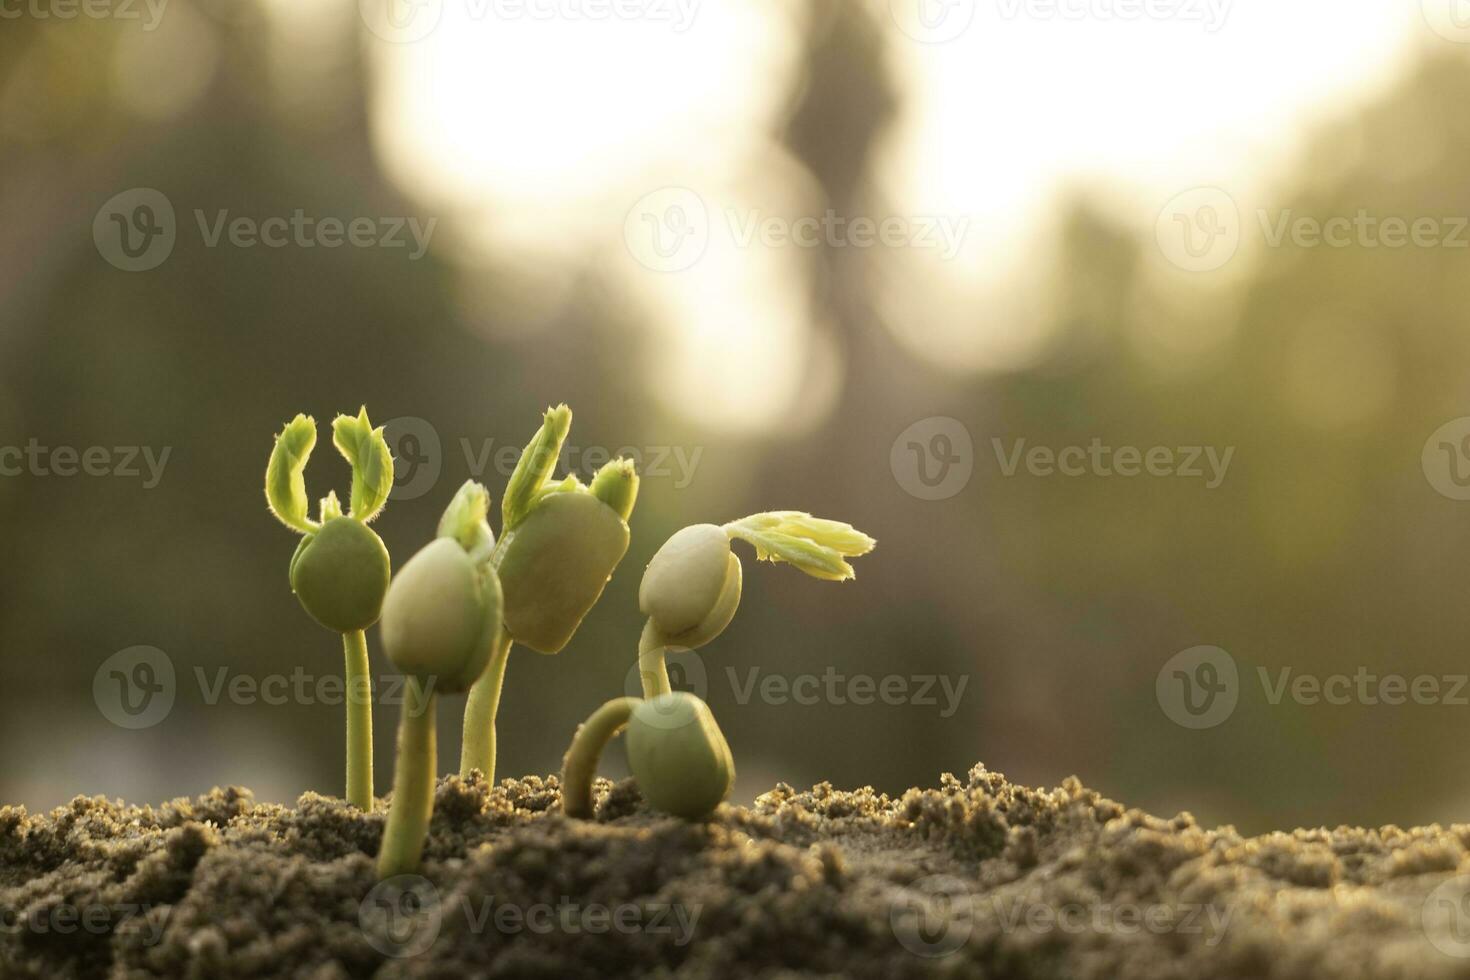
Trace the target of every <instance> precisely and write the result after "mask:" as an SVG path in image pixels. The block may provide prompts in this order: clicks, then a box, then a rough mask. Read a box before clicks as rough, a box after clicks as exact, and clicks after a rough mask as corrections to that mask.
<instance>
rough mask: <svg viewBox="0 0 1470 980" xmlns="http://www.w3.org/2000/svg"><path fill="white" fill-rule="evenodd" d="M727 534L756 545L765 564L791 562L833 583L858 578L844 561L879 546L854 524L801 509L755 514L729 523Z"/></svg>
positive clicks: (813, 575) (757, 554) (809, 573)
mask: <svg viewBox="0 0 1470 980" xmlns="http://www.w3.org/2000/svg"><path fill="white" fill-rule="evenodd" d="M725 532H726V533H727V534H729V535H730V536H731V537H735V538H739V539H741V540H742V541H747V542H749V543H750V544H752V545H754V546H755V554H756V557H757V558H758V559H760V560H762V561H771V562H780V561H784V562H788V563H790V564H792V565H795V566H796V567H797V568H799V569H801V570H802V571H803V572H806V573H807V574H808V575H810V576H812V577H813V578H820V579H827V580H829V581H833V582H841V581H843V580H845V579H850V578H853V577H854V574H855V573H854V572H853V570H852V566H851V565H849V564H848V563H847V562H846V561H845V560H844V558H851V557H855V556H857V555H865V554H867V553H868V552H870V551H872V550H873V548H874V546H875V545H876V544H877V542H876V541H874V540H873V539H872V538H870V537H868V536H867V535H866V534H864V533H863V532H861V531H859V530H857V529H856V528H854V527H853V526H852V525H851V524H844V523H843V522H841V521H829V520H824V519H823V518H820V517H812V516H811V515H810V514H806V513H803V512H801V511H797V510H779V511H771V512H769V513H765V514H754V515H752V516H750V517H747V518H744V519H743V520H739V521H732V522H731V523H729V524H726V525H725Z"/></svg>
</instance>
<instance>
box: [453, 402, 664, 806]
mask: <svg viewBox="0 0 1470 980" xmlns="http://www.w3.org/2000/svg"><path fill="white" fill-rule="evenodd" d="M571 424H572V412H571V409H569V408H567V407H566V406H565V405H558V406H557V407H556V408H551V409H548V410H547V411H546V415H545V417H544V418H543V420H542V423H541V428H540V429H539V430H537V432H536V435H535V436H533V437H532V439H531V441H530V443H529V444H528V445H527V446H526V449H525V452H523V453H522V454H521V458H520V461H519V462H518V463H517V464H516V468H515V472H513V473H512V474H511V478H510V483H509V485H508V486H507V488H506V496H505V500H504V501H503V502H502V506H501V516H502V520H503V521H504V525H503V526H502V528H501V534H500V540H499V542H498V543H497V544H496V545H495V546H494V553H493V555H492V556H491V559H490V561H491V564H492V565H493V566H494V568H495V570H496V572H497V573H498V574H499V576H500V585H501V589H502V590H503V592H504V603H505V620H504V626H503V630H502V635H501V636H500V638H499V640H498V642H497V644H496V648H495V651H494V653H493V655H492V657H491V659H490V665H489V667H488V668H486V670H485V673H484V674H483V675H482V676H481V677H480V679H479V681H477V682H476V683H475V685H474V686H473V687H472V688H471V689H470V696H469V700H468V702H467V703H466V705H465V716H464V739H463V748H462V750H461V754H460V767H459V771H460V775H461V776H468V775H469V774H470V772H471V770H474V769H479V770H480V771H481V772H483V773H484V774H485V778H486V779H488V780H490V781H492V782H493V781H494V779H495V754H496V753H495V716H496V713H497V711H498V710H499V704H500V690H501V686H502V684H503V682H504V678H505V665H506V661H507V659H508V656H509V653H510V646H511V644H512V643H513V642H519V643H522V644H524V645H525V646H528V647H530V648H531V649H533V650H535V651H537V652H538V653H546V654H553V653H558V652H560V651H561V650H562V649H563V648H564V647H565V646H566V645H567V644H568V643H569V642H570V641H571V639H572V636H573V635H574V634H575V633H576V632H577V628H578V627H579V626H580V625H581V624H582V620H583V618H585V617H586V615H587V613H588V612H589V611H591V609H592V607H593V606H594V605H596V603H597V600H598V599H599V598H600V597H601V596H602V590H603V588H604V587H605V586H606V585H607V581H608V579H609V578H611V577H612V573H613V571H614V570H615V569H616V568H617V566H618V563H619V562H620V561H622V558H623V555H624V554H625V553H626V552H627V550H628V517H629V516H630V515H631V514H632V512H633V506H634V503H635V502H636V501H637V498H638V474H637V473H636V472H635V471H634V469H633V465H632V463H631V462H629V461H628V460H624V459H615V460H613V461H612V462H610V463H608V464H607V465H606V466H604V467H603V468H602V469H601V470H600V471H599V472H598V473H597V475H596V476H595V477H594V478H593V480H592V485H591V486H590V487H587V486H583V485H582V483H581V481H579V480H578V479H577V478H576V477H575V476H568V477H566V478H565V479H562V480H560V481H557V482H552V481H551V475H552V471H553V470H554V469H555V467H556V459H557V456H558V455H559V454H560V453H561V447H562V443H563V442H564V441H565V440H566V437H567V433H568V432H569V431H570V429H571Z"/></svg>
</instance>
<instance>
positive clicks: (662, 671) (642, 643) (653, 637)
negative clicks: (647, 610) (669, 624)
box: [638, 619, 673, 698]
mask: <svg viewBox="0 0 1470 980" xmlns="http://www.w3.org/2000/svg"><path fill="white" fill-rule="evenodd" d="M667 649H668V644H666V643H665V642H664V638H663V635H662V634H660V633H659V631H658V628H657V627H656V626H654V625H653V620H652V619H650V620H649V621H648V623H647V625H645V626H644V627H643V635H642V636H641V637H639V639H638V676H639V677H640V678H642V680H643V696H644V697H645V698H654V697H658V696H659V695H660V694H668V693H669V692H670V691H672V690H673V688H672V687H671V686H670V685H669V668H668V665H667V664H665V663H664V651H665V650H667Z"/></svg>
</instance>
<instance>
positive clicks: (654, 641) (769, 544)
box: [638, 510, 877, 698]
mask: <svg viewBox="0 0 1470 980" xmlns="http://www.w3.org/2000/svg"><path fill="white" fill-rule="evenodd" d="M736 538H738V539H740V540H742V541H747V542H749V543H750V544H753V545H754V546H755V553H756V558H757V559H759V560H762V561H771V562H788V563H790V564H792V565H795V566H796V567H797V568H799V569H801V570H802V571H803V572H805V573H807V574H808V575H811V576H812V577H814V578H820V579H827V580H830V581H834V582H841V581H844V580H846V579H850V578H853V577H854V572H853V570H852V566H851V565H849V564H848V563H847V561H846V559H847V558H851V557H856V556H858V555H865V554H867V553H868V552H870V551H872V550H873V547H874V546H875V545H876V544H877V542H875V541H874V540H873V539H872V538H870V537H868V536H867V535H866V534H864V533H863V532H861V531H859V530H857V529H856V528H854V527H853V526H852V525H851V524H844V523H842V522H840V521H829V520H824V519H822V518H819V517H812V516H811V515H810V514H805V513H802V512H801V511H795V510H780V511H770V512H768V513H764V514H754V515H752V516H750V517H746V518H744V519H742V520H738V521H731V522H730V523H729V524H726V525H724V526H723V527H721V526H719V525H716V524H695V525H692V526H690V527H686V528H684V529H683V530H680V531H677V532H675V533H674V535H673V536H672V537H670V538H669V540H668V541H666V542H664V545H663V547H662V548H660V549H659V550H658V552H657V553H656V554H655V555H654V556H653V559H652V560H651V561H650V562H649V563H648V568H647V569H646V570H645V571H644V573H643V581H642V583H641V584H640V585H639V587H638V607H639V608H640V609H641V610H642V611H643V614H644V615H645V616H647V617H648V624H647V625H646V626H645V627H644V629H643V636H642V637H641V638H640V640H639V643H638V663H639V672H640V674H641V676H642V678H643V695H644V697H649V698H651V697H654V696H655V695H658V694H667V693H668V692H669V690H670V687H669V674H668V669H667V667H666V666H665V664H664V654H665V652H666V651H667V650H668V649H669V648H670V647H673V648H678V649H685V650H697V649H699V648H700V647H702V646H704V645H705V644H707V643H709V642H710V641H712V640H714V639H715V638H716V637H717V636H719V635H720V634H721V633H723V632H724V631H725V628H726V627H727V626H729V625H730V621H731V620H732V619H734V617H735V610H736V609H737V608H739V606H740V593H741V587H742V585H743V581H742V571H741V565H740V558H739V557H738V556H737V555H736V554H735V553H734V552H733V551H732V550H731V548H730V542H731V541H732V540H733V539H736Z"/></svg>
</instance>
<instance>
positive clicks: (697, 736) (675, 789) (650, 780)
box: [562, 691, 735, 820]
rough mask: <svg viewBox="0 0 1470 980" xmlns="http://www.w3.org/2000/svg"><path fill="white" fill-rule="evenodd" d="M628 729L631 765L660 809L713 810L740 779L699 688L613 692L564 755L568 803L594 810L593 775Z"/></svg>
mask: <svg viewBox="0 0 1470 980" xmlns="http://www.w3.org/2000/svg"><path fill="white" fill-rule="evenodd" d="M625 727H626V728H627V730H628V766H629V768H630V769H632V771H633V777H634V778H635V779H637V780H638V786H639V788H640V789H641V790H642V791H643V796H644V798H645V799H647V800H648V802H649V803H650V804H652V805H653V806H654V807H655V808H657V809H659V810H662V811H664V812H665V813H671V814H673V815H674V816H676V817H683V818H684V819H686V820H702V819H704V818H705V817H707V816H709V815H710V814H711V813H713V812H714V809H715V807H717V806H719V805H720V803H721V802H722V801H723V800H724V799H725V797H727V796H729V795H730V788H731V787H732V786H733V785H734V783H735V760H734V758H733V757H732V756H731V754H730V745H729V743H728V742H726V741H725V736H724V734H723V733H722V732H721V731H720V726H719V725H718V724H716V723H715V716H714V714H713V713H712V712H711V711H710V710H709V705H707V704H705V703H704V702H703V701H701V700H700V699H699V698H697V697H695V696H694V695H693V694H689V693H688V692H685V691H676V692H674V693H671V694H660V695H659V696H658V697H656V698H653V699H651V700H647V701H645V700H643V699H641V698H615V699H614V700H612V701H609V702H607V703H606V704H604V705H603V706H602V707H600V708H598V709H597V710H596V711H594V712H593V713H592V715H591V717H589V718H588V719H587V721H586V722H584V723H583V724H582V725H581V726H579V727H578V728H577V733H576V735H575V736H573V738H572V744H571V747H570V748H569V749H567V754H566V757H565V758H564V759H563V760H562V809H563V811H564V812H565V813H566V814H567V816H569V817H583V818H586V817H590V816H592V777H593V776H594V775H595V774H596V771H597V763H598V761H599V760H600V759H601V757H602V750H603V748H604V747H605V746H606V745H607V743H608V742H610V741H611V740H612V739H613V738H614V737H615V736H616V735H617V734H618V732H620V731H622V730H623V729H624V728H625Z"/></svg>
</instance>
